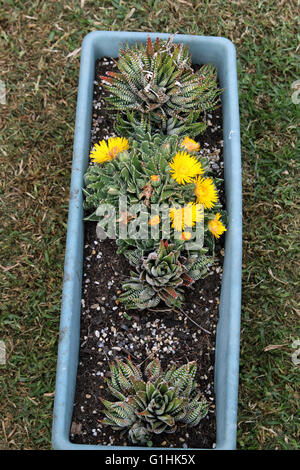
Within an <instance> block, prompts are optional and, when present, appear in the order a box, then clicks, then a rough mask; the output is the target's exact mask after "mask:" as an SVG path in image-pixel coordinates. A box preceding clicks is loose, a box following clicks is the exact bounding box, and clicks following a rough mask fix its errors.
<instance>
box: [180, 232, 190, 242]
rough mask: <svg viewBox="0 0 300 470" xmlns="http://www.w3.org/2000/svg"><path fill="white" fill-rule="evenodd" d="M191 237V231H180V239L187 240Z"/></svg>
mask: <svg viewBox="0 0 300 470" xmlns="http://www.w3.org/2000/svg"><path fill="white" fill-rule="evenodd" d="M191 238H192V234H191V232H182V234H181V240H184V241H187V240H190V239H191Z"/></svg>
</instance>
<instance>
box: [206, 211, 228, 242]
mask: <svg viewBox="0 0 300 470" xmlns="http://www.w3.org/2000/svg"><path fill="white" fill-rule="evenodd" d="M220 218H221V214H220V213H219V212H218V213H217V214H216V215H215V218H214V219H213V220H210V221H209V222H208V228H209V230H210V231H211V233H212V234H213V236H214V237H216V238H219V237H220V235H222V233H224V232H226V228H225V226H224V225H223V224H222V222H221V221H220Z"/></svg>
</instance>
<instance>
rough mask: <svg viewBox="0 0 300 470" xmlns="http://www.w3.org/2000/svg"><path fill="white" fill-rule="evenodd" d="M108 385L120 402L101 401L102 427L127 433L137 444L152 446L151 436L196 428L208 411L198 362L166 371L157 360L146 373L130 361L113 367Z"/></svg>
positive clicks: (148, 367)
mask: <svg viewBox="0 0 300 470" xmlns="http://www.w3.org/2000/svg"><path fill="white" fill-rule="evenodd" d="M110 371H111V377H110V378H109V379H107V384H108V388H109V390H110V392H111V393H112V395H113V396H114V397H115V398H117V400H118V401H115V402H112V401H108V400H105V399H102V403H103V404H104V406H105V410H103V413H104V415H105V417H104V419H103V420H102V423H103V424H106V425H110V426H112V428H113V429H115V430H118V431H122V432H123V433H126V432H128V436H129V439H130V440H131V441H132V442H133V443H134V444H147V445H152V442H151V436H153V434H161V433H163V432H166V433H173V432H175V431H176V429H177V426H178V425H182V426H197V425H198V424H199V422H200V420H201V419H203V418H204V417H205V416H206V414H207V412H208V403H207V401H206V400H205V399H204V398H203V397H201V394H200V393H199V392H198V390H197V388H198V385H197V384H196V381H195V376H196V371H197V365H196V362H194V361H193V362H188V363H187V364H185V365H183V366H181V367H178V368H177V367H176V366H175V365H174V366H171V367H169V368H168V369H167V370H166V371H163V369H162V367H161V364H160V361H159V360H158V359H157V358H156V359H154V360H152V361H151V362H149V363H148V365H147V366H146V368H145V371H144V374H143V373H142V371H141V369H140V368H139V367H137V366H135V365H134V364H133V363H132V361H131V359H130V358H128V359H127V360H126V362H122V361H120V360H117V361H116V362H115V363H112V364H110Z"/></svg>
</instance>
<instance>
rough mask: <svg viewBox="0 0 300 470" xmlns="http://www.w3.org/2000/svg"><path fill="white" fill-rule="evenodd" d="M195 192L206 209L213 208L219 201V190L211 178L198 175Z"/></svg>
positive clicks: (198, 200)
mask: <svg viewBox="0 0 300 470" xmlns="http://www.w3.org/2000/svg"><path fill="white" fill-rule="evenodd" d="M195 183H196V188H195V194H196V196H197V202H198V204H203V206H204V207H205V209H211V208H212V207H214V205H215V203H216V202H217V201H218V192H217V190H216V187H215V185H214V182H213V180H212V179H211V178H200V177H198V178H197V180H196V181H195Z"/></svg>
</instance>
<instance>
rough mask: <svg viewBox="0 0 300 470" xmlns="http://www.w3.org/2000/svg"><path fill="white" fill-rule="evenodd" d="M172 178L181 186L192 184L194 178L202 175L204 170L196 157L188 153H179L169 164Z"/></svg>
mask: <svg viewBox="0 0 300 470" xmlns="http://www.w3.org/2000/svg"><path fill="white" fill-rule="evenodd" d="M169 165H170V167H171V170H170V172H171V173H172V178H173V179H174V180H175V181H177V183H179V184H185V183H190V182H191V181H192V178H194V177H195V176H197V175H202V174H203V173H204V170H203V168H202V166H201V163H200V162H199V161H198V160H197V158H196V157H192V156H191V155H189V154H188V153H186V152H177V153H176V155H175V157H174V158H173V160H172V161H171V163H169Z"/></svg>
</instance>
